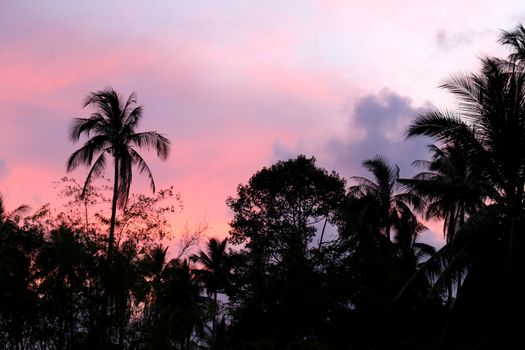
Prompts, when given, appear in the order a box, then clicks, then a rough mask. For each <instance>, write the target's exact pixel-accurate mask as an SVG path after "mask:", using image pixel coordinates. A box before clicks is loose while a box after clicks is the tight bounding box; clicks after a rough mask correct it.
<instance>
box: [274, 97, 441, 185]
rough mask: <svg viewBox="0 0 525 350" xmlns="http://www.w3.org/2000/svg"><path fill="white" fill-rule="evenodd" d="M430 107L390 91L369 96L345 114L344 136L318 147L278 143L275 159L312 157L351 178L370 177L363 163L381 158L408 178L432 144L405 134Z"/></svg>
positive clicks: (424, 139) (305, 143) (305, 142)
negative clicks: (290, 145) (410, 137)
mask: <svg viewBox="0 0 525 350" xmlns="http://www.w3.org/2000/svg"><path fill="white" fill-rule="evenodd" d="M431 107H432V106H431V104H430V103H426V104H425V105H422V106H415V105H414V104H413V102H412V100H411V99H410V98H408V97H406V96H401V95H399V94H397V93H396V92H393V91H389V90H383V91H381V92H380V93H378V94H370V95H366V96H363V97H361V98H360V99H359V100H358V101H357V102H356V103H355V104H354V105H352V106H350V107H349V108H347V110H346V111H345V114H347V115H348V124H347V125H348V129H347V130H346V132H344V133H343V135H342V136H337V137H335V136H332V137H328V138H327V139H326V140H325V141H324V142H323V143H322V144H318V145H312V144H309V143H308V142H307V141H305V140H302V139H301V140H298V141H297V142H296V145H295V146H294V147H287V146H286V145H283V144H282V143H280V142H276V143H275V144H274V147H273V159H274V160H277V159H288V158H291V157H294V156H295V155H297V154H299V153H304V154H306V155H311V154H313V155H315V156H316V157H317V158H318V160H319V164H320V165H321V166H323V167H326V168H327V169H330V170H331V169H334V170H336V171H337V172H339V173H340V174H341V175H342V176H344V177H345V178H347V179H348V178H350V177H351V176H356V175H357V176H369V174H367V173H366V172H365V170H364V169H363V167H362V165H361V164H362V162H363V161H364V160H366V159H370V158H373V157H374V156H375V155H382V156H384V157H386V158H387V159H388V160H389V161H390V162H392V163H396V164H398V165H399V167H400V168H401V176H404V177H409V176H412V175H413V174H415V172H416V170H415V169H413V168H412V167H411V163H412V162H413V161H414V160H416V159H427V158H428V154H427V145H428V144H430V143H432V142H431V140H430V139H428V138H424V137H421V138H414V139H408V140H405V131H406V129H407V127H408V125H409V124H410V122H411V121H412V120H413V119H414V118H415V117H416V116H417V115H418V114H420V113H422V112H424V111H426V110H429V109H430V108H431Z"/></svg>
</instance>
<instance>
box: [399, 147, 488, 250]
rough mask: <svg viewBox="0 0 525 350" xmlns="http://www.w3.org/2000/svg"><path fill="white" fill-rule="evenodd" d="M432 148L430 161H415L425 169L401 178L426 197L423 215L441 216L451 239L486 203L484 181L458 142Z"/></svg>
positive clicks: (450, 239)
mask: <svg viewBox="0 0 525 350" xmlns="http://www.w3.org/2000/svg"><path fill="white" fill-rule="evenodd" d="M429 150H430V152H431V153H432V160H431V161H425V160H417V161H415V162H414V163H413V165H416V166H418V167H420V168H422V170H423V171H421V172H420V173H418V174H417V175H415V176H414V177H413V178H412V179H399V182H400V183H402V184H403V185H405V186H406V187H407V188H408V189H409V190H410V191H412V192H414V193H416V194H417V195H418V196H420V197H421V198H424V199H425V203H426V207H425V212H424V219H425V220H431V219H434V218H437V219H442V220H443V221H444V223H443V235H444V237H445V239H446V241H447V242H451V241H452V240H453V238H454V233H455V232H456V231H457V230H458V229H459V228H460V227H461V226H463V224H464V223H465V221H466V219H467V218H468V217H469V216H470V215H472V214H473V213H475V212H476V211H477V210H479V208H481V207H482V206H483V205H484V198H485V196H484V194H483V188H484V184H483V183H482V182H481V181H480V179H479V176H478V174H476V173H475V169H473V167H472V166H471V164H469V162H468V161H467V158H466V156H465V154H464V153H463V151H462V150H461V148H460V147H459V146H458V145H455V144H448V145H446V146H444V147H442V148H439V147H438V146H436V145H430V146H429Z"/></svg>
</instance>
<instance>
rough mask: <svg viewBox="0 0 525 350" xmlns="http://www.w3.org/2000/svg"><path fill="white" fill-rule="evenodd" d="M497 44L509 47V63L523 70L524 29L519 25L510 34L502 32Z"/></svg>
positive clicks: (524, 54)
mask: <svg viewBox="0 0 525 350" xmlns="http://www.w3.org/2000/svg"><path fill="white" fill-rule="evenodd" d="M499 42H500V43H501V44H503V45H508V46H510V48H511V49H512V50H513V51H512V53H511V54H510V55H509V61H510V63H511V64H516V65H518V66H520V67H521V68H522V69H523V68H524V64H525V27H523V25H521V24H520V25H518V26H517V27H516V29H514V30H513V31H511V32H508V31H505V30H504V31H503V32H502V33H501V36H500V39H499Z"/></svg>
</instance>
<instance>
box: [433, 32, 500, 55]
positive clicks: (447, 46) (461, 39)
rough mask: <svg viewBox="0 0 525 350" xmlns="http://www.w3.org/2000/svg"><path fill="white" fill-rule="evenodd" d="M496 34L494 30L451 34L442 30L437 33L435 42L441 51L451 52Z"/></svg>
mask: <svg viewBox="0 0 525 350" xmlns="http://www.w3.org/2000/svg"><path fill="white" fill-rule="evenodd" d="M490 34H494V32H493V31H492V30H488V29H484V30H465V31H462V32H458V33H450V32H449V31H447V30H445V29H440V30H438V31H437V32H436V35H435V37H434V40H435V42H436V45H437V46H438V48H439V49H441V50H445V51H448V50H451V49H454V48H457V47H461V46H469V45H470V44H471V43H472V42H473V41H474V40H475V39H477V38H479V37H482V36H485V35H490Z"/></svg>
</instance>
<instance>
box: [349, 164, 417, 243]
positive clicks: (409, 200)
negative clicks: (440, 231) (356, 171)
mask: <svg viewBox="0 0 525 350" xmlns="http://www.w3.org/2000/svg"><path fill="white" fill-rule="evenodd" d="M363 166H364V167H365V168H366V169H367V170H368V171H370V172H371V173H372V175H373V176H374V180H369V179H367V178H364V177H359V176H353V177H352V180H354V181H355V182H356V183H357V184H356V185H354V186H352V187H350V195H351V196H353V197H355V198H357V200H358V201H359V202H362V204H364V209H363V215H364V216H374V217H375V219H376V220H374V221H375V222H377V225H378V227H377V228H378V229H379V231H380V232H381V233H382V234H384V235H385V236H386V237H387V239H388V240H389V241H390V231H391V228H392V225H393V223H394V221H395V220H396V217H398V216H399V215H400V213H401V212H403V211H404V212H411V211H410V208H409V207H408V205H412V206H413V207H414V208H415V209H419V208H420V207H421V205H422V202H421V200H420V198H418V197H417V196H416V195H415V194H413V193H400V192H399V191H398V187H399V186H398V182H397V181H398V179H399V167H398V166H397V165H390V164H389V163H388V161H387V160H386V159H385V158H383V157H382V156H376V157H375V158H373V159H368V160H365V161H364V162H363Z"/></svg>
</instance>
